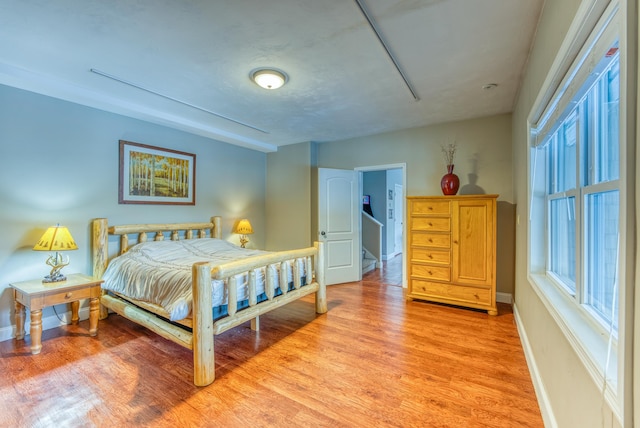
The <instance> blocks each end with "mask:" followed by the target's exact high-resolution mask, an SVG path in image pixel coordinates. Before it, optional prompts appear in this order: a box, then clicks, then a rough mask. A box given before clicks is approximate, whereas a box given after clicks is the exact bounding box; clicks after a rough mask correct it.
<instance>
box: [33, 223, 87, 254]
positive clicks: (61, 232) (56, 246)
mask: <svg viewBox="0 0 640 428" xmlns="http://www.w3.org/2000/svg"><path fill="white" fill-rule="evenodd" d="M33 249H34V250H36V251H67V250H77V249H78V245H76V241H74V240H73V236H71V233H70V232H69V229H67V228H66V227H65V226H51V227H50V228H48V229H47V231H46V232H45V233H44V235H42V238H40V240H39V241H38V243H37V244H36V245H35V246H34V247H33Z"/></svg>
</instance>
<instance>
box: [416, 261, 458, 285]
mask: <svg viewBox="0 0 640 428" xmlns="http://www.w3.org/2000/svg"><path fill="white" fill-rule="evenodd" d="M416 276H419V277H421V278H424V279H432V280H436V281H451V268H450V267H449V266H430V265H419V264H416V263H414V264H412V265H411V277H412V278H413V277H416Z"/></svg>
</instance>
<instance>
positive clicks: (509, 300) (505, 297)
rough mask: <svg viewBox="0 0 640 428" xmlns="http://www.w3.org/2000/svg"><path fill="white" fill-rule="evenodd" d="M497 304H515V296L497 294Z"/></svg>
mask: <svg viewBox="0 0 640 428" xmlns="http://www.w3.org/2000/svg"><path fill="white" fill-rule="evenodd" d="M496 302H500V303H508V304H510V305H512V304H513V295H512V294H511V293H501V292H499V291H498V292H497V293H496Z"/></svg>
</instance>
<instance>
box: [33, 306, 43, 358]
mask: <svg viewBox="0 0 640 428" xmlns="http://www.w3.org/2000/svg"><path fill="white" fill-rule="evenodd" d="M41 349H42V310H37V311H31V353H32V354H39V353H40V350H41Z"/></svg>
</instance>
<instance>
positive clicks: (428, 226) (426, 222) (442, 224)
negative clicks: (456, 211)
mask: <svg viewBox="0 0 640 428" xmlns="http://www.w3.org/2000/svg"><path fill="white" fill-rule="evenodd" d="M411 230H414V231H416V230H425V231H431V232H449V231H450V230H451V220H450V219H449V218H448V217H414V218H412V219H411Z"/></svg>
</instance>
